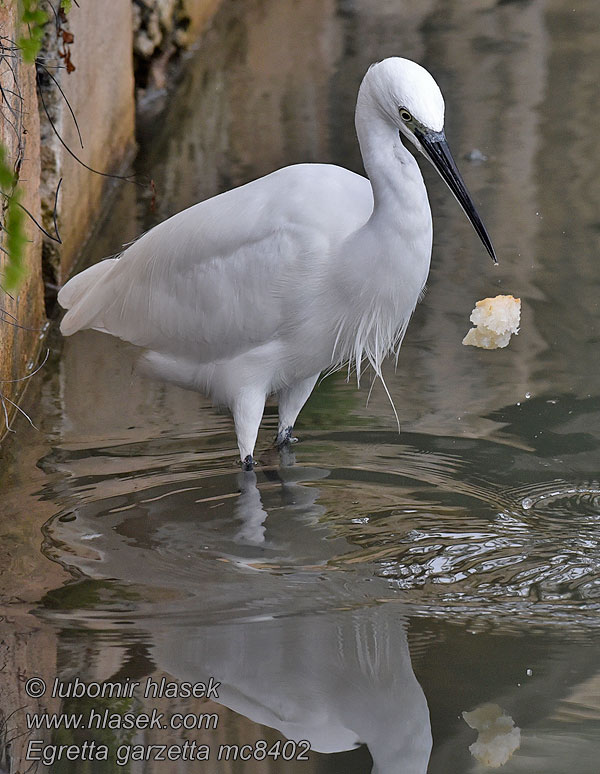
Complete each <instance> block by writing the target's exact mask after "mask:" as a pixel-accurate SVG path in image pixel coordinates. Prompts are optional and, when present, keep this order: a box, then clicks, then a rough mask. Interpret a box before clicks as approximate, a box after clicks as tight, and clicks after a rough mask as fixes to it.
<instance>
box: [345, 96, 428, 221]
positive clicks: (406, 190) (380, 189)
mask: <svg viewBox="0 0 600 774" xmlns="http://www.w3.org/2000/svg"><path fill="white" fill-rule="evenodd" d="M355 125H356V133H357V135H358V142H359V144H360V150H361V154H362V158H363V164H364V167H365V171H366V173H367V176H368V178H369V180H370V182H371V187H372V189H373V199H374V211H375V213H376V214H379V211H382V212H383V213H384V214H385V216H386V217H387V218H390V219H394V220H395V221H396V224H397V225H398V226H400V227H401V226H402V224H403V222H404V221H405V219H406V215H407V214H408V212H409V211H410V210H411V209H412V208H413V207H419V208H422V207H423V202H424V201H425V202H426V200H427V193H426V190H425V185H424V183H423V177H422V175H421V171H420V170H419V167H418V164H417V162H416V160H415V158H414V156H413V155H412V153H410V151H409V150H408V149H407V148H406V147H405V146H404V144H403V142H402V140H401V139H400V133H399V131H398V128H397V127H396V125H395V124H394V123H393V122H392V121H391V120H390V118H389V117H388V116H386V115H385V114H383V113H382V112H381V109H380V108H379V107H377V106H376V105H375V104H374V103H372V101H371V98H370V96H369V95H368V94H367V95H364V94H362V93H361V94H359V99H358V102H357V106H356V115H355Z"/></svg>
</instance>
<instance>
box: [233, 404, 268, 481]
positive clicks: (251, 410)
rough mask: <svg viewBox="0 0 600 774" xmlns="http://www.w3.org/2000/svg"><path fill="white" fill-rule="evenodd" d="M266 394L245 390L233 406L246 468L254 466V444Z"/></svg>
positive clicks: (243, 463)
mask: <svg viewBox="0 0 600 774" xmlns="http://www.w3.org/2000/svg"><path fill="white" fill-rule="evenodd" d="M265 399H266V395H265V393H264V392H263V391H259V390H243V391H242V392H241V393H240V394H239V395H238V397H237V398H236V400H235V403H234V404H233V407H232V413H233V421H234V423H235V432H236V435H237V442H238V447H239V450H240V459H241V461H242V468H243V469H244V470H252V469H253V467H254V458H253V454H254V446H255V444H256V437H257V435H258V428H259V426H260V420H261V419H262V415H263V411H264V410H265Z"/></svg>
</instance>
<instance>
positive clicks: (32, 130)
mask: <svg viewBox="0 0 600 774" xmlns="http://www.w3.org/2000/svg"><path fill="white" fill-rule="evenodd" d="M221 1H222V0H183V1H181V0H177V1H176V0H111V2H110V12H107V7H108V6H107V5H106V4H104V3H100V2H92V3H80V4H79V7H78V6H77V5H76V4H75V3H73V5H72V8H71V10H70V12H69V14H68V16H67V17H63V18H58V19H56V20H55V19H52V20H51V21H50V22H49V23H48V25H47V26H46V34H45V39H44V46H43V49H42V60H43V62H44V64H45V65H46V67H47V70H48V71H49V72H48V71H47V72H45V71H44V70H43V69H41V68H38V71H37V72H38V77H39V87H40V88H39V91H38V90H36V68H35V66H33V65H24V64H23V63H22V62H21V61H20V58H19V55H18V52H17V51H6V50H4V51H3V52H0V53H3V54H4V57H5V64H7V63H8V60H7V59H6V58H7V57H8V59H9V60H10V62H9V63H10V65H11V66H10V67H3V68H1V69H0V72H1V74H0V84H2V86H3V88H4V89H5V90H6V94H7V95H9V94H10V92H15V96H13V97H9V99H12V102H11V103H10V104H6V103H3V104H2V117H1V119H0V139H1V140H2V142H3V143H4V144H5V146H7V147H8V149H9V152H10V154H11V156H12V158H14V159H17V157H18V154H19V153H21V155H22V164H21V174H20V179H21V185H22V187H23V188H24V191H25V198H24V200H23V203H24V204H25V206H26V207H27V209H28V210H29V211H30V212H31V213H32V215H33V216H34V217H35V218H36V219H37V220H38V221H40V222H41V223H42V224H43V225H44V227H45V228H46V230H47V231H49V232H51V233H54V223H53V220H54V202H55V193H56V189H57V186H58V183H59V180H61V179H62V183H61V187H60V195H59V198H58V209H57V223H58V231H59V234H60V238H61V241H62V243H61V244H58V243H57V242H55V241H52V240H50V239H48V238H46V237H44V238H43V239H42V234H41V232H40V230H39V229H38V228H37V227H36V226H35V225H34V224H33V222H31V221H29V220H28V222H27V234H28V238H29V239H30V240H31V241H30V242H29V244H28V246H27V250H26V263H27V269H28V274H27V279H26V280H25V282H24V283H23V285H22V286H21V288H20V289H19V293H18V296H16V297H15V298H14V299H11V298H9V297H8V296H7V295H6V294H5V293H2V291H1V290H0V310H2V313H1V314H0V394H1V395H3V396H5V398H6V400H5V406H6V408H7V412H8V416H9V417H11V416H12V415H13V413H14V408H13V407H12V406H11V404H10V402H9V401H16V400H18V397H19V395H20V393H21V391H22V389H23V387H24V386H25V385H26V381H25V382H23V381H15V380H19V379H22V377H23V376H27V374H28V373H31V372H32V371H33V369H34V367H35V364H36V363H37V362H38V355H39V350H40V345H41V342H42V339H43V338H44V336H43V331H44V328H45V326H46V313H45V309H44V303H43V296H44V284H45V290H46V302H47V305H48V308H51V306H52V303H53V301H54V299H55V297H56V292H57V290H58V288H59V287H60V285H61V284H62V283H63V282H64V281H65V280H66V278H67V277H68V275H69V273H70V271H71V269H72V268H73V265H74V263H75V261H76V260H77V258H78V257H79V256H80V255H81V254H82V252H83V251H84V249H85V244H86V241H87V240H88V239H89V237H90V235H91V233H92V231H93V229H94V226H95V224H96V222H97V221H98V218H99V215H100V213H101V211H102V208H103V206H104V204H105V202H106V197H107V192H108V191H109V190H110V184H111V178H110V177H107V176H103V175H98V174H94V173H93V172H92V171H90V169H87V168H86V166H84V165H87V167H91V168H92V169H94V170H97V171H99V172H103V173H108V174H119V173H123V172H124V171H128V165H129V162H130V161H131V159H132V158H133V155H134V151H135V100H136V89H135V86H136V80H135V76H136V75H137V76H138V79H141V80H143V83H140V82H139V80H138V84H137V85H138V86H139V87H143V88H144V89H145V88H146V87H147V86H148V85H150V86H152V87H154V88H156V87H158V88H162V89H166V87H167V85H168V73H169V67H170V64H171V62H172V61H173V59H175V58H177V55H178V53H179V52H180V51H181V50H182V49H184V48H186V47H188V46H191V45H192V44H193V43H195V42H196V41H197V40H198V38H199V35H200V33H201V32H202V31H203V30H204V29H205V28H206V26H207V24H208V23H209V21H210V20H211V18H212V16H213V15H214V13H215V11H216V10H217V7H218V6H219V4H220V3H221ZM16 8H17V4H16V3H9V4H2V5H0V31H1V34H2V35H3V36H4V37H5V38H6V39H11V40H17V39H18V37H19V35H20V30H18V29H17V20H16V15H17V11H16ZM55 22H56V23H55ZM65 55H66V56H67V58H65ZM67 61H68V62H70V65H72V66H68V67H65V64H67ZM73 68H74V69H73ZM19 91H20V95H21V96H19V95H18V94H19ZM61 92H62V93H61ZM139 93H140V88H138V94H139ZM67 100H68V103H69V105H70V108H71V109H72V111H73V113H74V114H75V116H76V118H77V123H78V125H79V132H80V134H81V141H82V142H83V147H82V145H81V142H80V138H79V132H78V131H77V127H76V125H75V122H74V120H73V117H72V115H71V109H69V106H68V105H67ZM53 127H54V128H53ZM59 135H60V136H59ZM72 154H74V155H75V156H77V159H79V160H80V161H81V162H83V163H79V161H77V159H75V158H73V155H72ZM0 237H1V234H0ZM1 244H2V243H1V240H0V246H1ZM3 260H5V258H4V256H3V255H2V254H1V253H0V269H1V267H2V261H3ZM0 284H1V279H0ZM11 323H17V324H18V325H19V326H21V327H16V326H15V325H14V324H11ZM34 378H35V377H34ZM9 421H10V420H9ZM6 429H7V427H6V421H5V416H4V411H3V409H2V405H1V404H0V438H2V437H3V435H4V433H5V432H6Z"/></svg>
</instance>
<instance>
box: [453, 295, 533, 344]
mask: <svg viewBox="0 0 600 774" xmlns="http://www.w3.org/2000/svg"><path fill="white" fill-rule="evenodd" d="M470 319H471V322H472V323H474V324H475V326H476V327H475V328H471V330H470V331H469V332H468V333H467V335H466V336H465V337H464V339H463V341H462V343H463V344H465V345H466V346H472V347H483V349H498V348H500V347H506V345H507V344H508V342H509V341H510V337H511V336H512V334H513V333H518V332H519V322H520V319H521V299H520V298H514V296H496V297H495V298H484V299H482V300H481V301H478V302H477V304H476V305H475V309H473V311H472V312H471V318H470Z"/></svg>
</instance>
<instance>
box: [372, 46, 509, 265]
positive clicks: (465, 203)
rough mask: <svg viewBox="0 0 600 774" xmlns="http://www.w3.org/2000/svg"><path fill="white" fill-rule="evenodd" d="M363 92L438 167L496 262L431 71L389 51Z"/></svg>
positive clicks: (374, 69) (374, 68)
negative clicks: (450, 139) (456, 155)
mask: <svg viewBox="0 0 600 774" xmlns="http://www.w3.org/2000/svg"><path fill="white" fill-rule="evenodd" d="M363 90H364V91H363ZM361 92H363V93H365V92H366V93H367V94H368V96H369V97H370V100H371V104H372V105H373V106H374V107H375V108H376V109H377V110H378V112H379V113H380V114H383V115H384V116H385V117H386V118H387V119H388V120H390V121H391V122H392V123H393V124H394V125H395V126H396V127H397V129H398V131H399V132H400V136H404V137H405V138H406V139H407V140H409V141H410V142H411V143H412V144H413V145H414V146H415V148H417V150H418V151H420V152H421V153H422V154H423V155H424V156H425V158H426V159H427V160H428V161H430V162H431V164H432V165H433V166H434V167H435V169H436V170H437V171H438V173H439V174H440V176H441V177H442V179H443V180H444V182H445V183H446V185H447V186H448V188H449V189H450V190H451V191H452V193H453V194H454V196H455V198H456V199H457V201H458V203H459V204H460V206H461V207H462V209H463V211H464V213H465V215H466V216H467V218H468V219H469V220H470V221H471V224H472V226H473V228H474V229H475V231H476V232H477V234H478V235H479V238H480V239H481V241H482V242H483V244H484V246H485V248H486V250H487V251H488V253H489V254H490V256H491V258H492V260H493V261H494V263H496V262H497V261H496V254H495V252H494V248H493V246H492V242H491V240H490V238H489V236H488V233H487V231H486V229H485V226H484V225H483V223H482V222H481V218H480V217H479V214H478V212H477V210H476V208H475V205H474V203H473V200H472V198H471V195H470V194H469V192H468V190H467V187H466V185H465V183H464V181H463V179H462V176H461V174H460V172H459V171H458V168H457V166H456V163H455V161H454V159H453V157H452V154H451V152H450V148H449V147H448V143H447V141H446V136H445V134H444V98H443V97H442V92H441V91H440V88H439V86H438V85H437V83H436V82H435V81H434V79H433V78H432V77H431V75H430V74H429V73H428V72H427V70H425V68H423V67H421V65H418V64H417V63H416V62H412V61H411V60H410V59H401V58H400V57H390V58H389V59H384V60H383V61H381V62H377V64H374V65H372V66H371V67H370V68H369V71H368V72H367V75H366V76H365V79H364V81H363V85H362V86H361Z"/></svg>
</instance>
